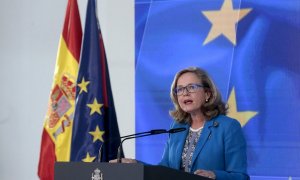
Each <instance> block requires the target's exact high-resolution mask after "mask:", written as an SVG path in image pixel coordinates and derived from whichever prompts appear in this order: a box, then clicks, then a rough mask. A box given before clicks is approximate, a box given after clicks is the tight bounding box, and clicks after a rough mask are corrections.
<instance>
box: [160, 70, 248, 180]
mask: <svg viewBox="0 0 300 180" xmlns="http://www.w3.org/2000/svg"><path fill="white" fill-rule="evenodd" d="M170 96H171V99H172V101H173V104H174V109H173V110H172V111H170V115H171V116H172V117H173V118H174V123H173V124H172V126H171V128H181V127H184V128H187V130H186V131H184V132H180V133H175V134H171V135H170V136H169V140H168V142H167V143H166V146H165V150H164V154H163V158H162V160H161V162H160V165H163V166H167V167H171V168H175V169H182V170H183V171H186V172H191V173H194V174H198V175H201V176H205V177H209V178H212V179H230V180H233V179H239V180H240V179H249V176H248V174H247V156H246V142H245V138H244V135H243V132H242V128H241V125H240V123H239V122H238V121H237V120H235V119H232V118H230V117H227V116H226V113H227V106H226V105H225V103H224V102H222V98H221V95H220V93H219V91H218V90H217V87H216V85H215V84H214V82H213V81H212V79H211V78H210V77H209V75H208V74H207V73H206V72H205V71H204V70H202V69H200V68H196V67H191V68H187V69H183V70H181V71H180V72H178V73H177V74H176V75H175V77H174V81H173V83H172V86H171V93H170Z"/></svg>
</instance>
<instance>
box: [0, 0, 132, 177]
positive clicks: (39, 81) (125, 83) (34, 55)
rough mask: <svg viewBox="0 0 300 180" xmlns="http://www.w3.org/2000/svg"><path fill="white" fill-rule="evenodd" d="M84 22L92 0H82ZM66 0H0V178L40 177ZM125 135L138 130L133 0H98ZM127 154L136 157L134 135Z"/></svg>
mask: <svg viewBox="0 0 300 180" xmlns="http://www.w3.org/2000/svg"><path fill="white" fill-rule="evenodd" d="M78 3H79V7H80V13H81V18H82V25H83V28H84V20H85V13H86V12H85V11H86V5H87V0H78ZM66 4H67V0H51V1H49V0H47V1H46V0H27V1H22V0H1V5H0V23H1V25H0V27H1V28H0V83H1V85H0V99H1V101H0V179H18V178H21V179H38V178H37V176H36V174H37V165H38V159H39V152H40V139H41V132H42V128H43V122H44V116H45V113H46V111H47V104H48V97H49V92H50V88H51V83H52V77H53V72H54V66H55V60H56V53H57V49H58V41H59V37H60V34H61V31H62V26H63V21H64V16H65V8H66ZM98 11H99V14H98V15H99V19H100V25H101V28H102V32H103V36H104V43H105V46H106V52H107V58H108V64H109V70H110V76H111V83H112V88H113V95H114V100H115V106H116V111H117V117H118V122H119V127H120V133H121V135H126V134H131V133H134V0H98ZM124 148H125V154H126V155H127V156H128V157H134V154H135V152H134V141H131V142H126V146H125V147H124Z"/></svg>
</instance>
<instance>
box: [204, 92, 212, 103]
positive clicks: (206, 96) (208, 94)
mask: <svg viewBox="0 0 300 180" xmlns="http://www.w3.org/2000/svg"><path fill="white" fill-rule="evenodd" d="M210 98H211V92H210V91H206V92H205V100H207V101H208V100H209V99H210Z"/></svg>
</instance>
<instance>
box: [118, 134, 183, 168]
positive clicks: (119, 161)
mask: <svg viewBox="0 0 300 180" xmlns="http://www.w3.org/2000/svg"><path fill="white" fill-rule="evenodd" d="M184 130H186V128H174V129H170V130H168V131H167V130H165V129H154V130H151V131H147V132H141V133H137V134H131V135H127V136H123V137H121V139H122V138H124V139H123V140H122V141H121V142H120V146H119V148H118V154H117V162H118V163H121V161H122V160H121V154H122V153H123V148H122V144H123V142H124V141H126V140H128V139H134V138H140V137H145V136H151V135H157V134H164V133H170V134H173V133H178V132H181V131H184Z"/></svg>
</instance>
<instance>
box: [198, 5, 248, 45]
mask: <svg viewBox="0 0 300 180" xmlns="http://www.w3.org/2000/svg"><path fill="white" fill-rule="evenodd" d="M251 10H252V9H251V8H250V9H249V8H248V9H236V10H234V9H233V7H232V2H231V0H224V3H223V5H222V7H221V9H220V10H217V11H202V13H203V14H204V16H206V18H207V19H208V20H209V21H210V22H211V23H212V27H211V29H210V31H209V34H208V35H207V37H206V39H205V41H204V43H203V45H205V44H207V43H209V42H210V41H212V40H214V39H215V38H217V37H218V36H220V35H222V34H223V35H224V36H225V37H226V38H227V39H228V40H230V41H231V42H232V44H234V45H236V26H235V25H236V24H237V23H238V22H239V21H240V20H241V19H242V18H243V17H245V16H246V15H247V14H248V13H249V12H250V11H251Z"/></svg>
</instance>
